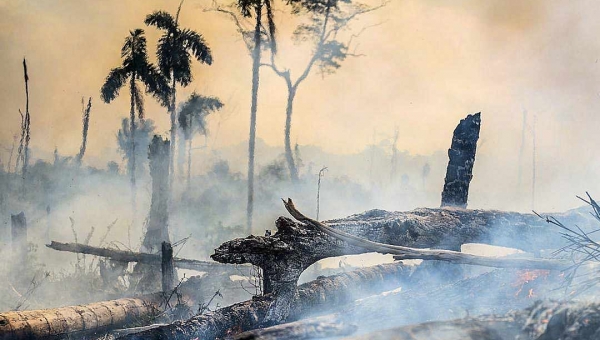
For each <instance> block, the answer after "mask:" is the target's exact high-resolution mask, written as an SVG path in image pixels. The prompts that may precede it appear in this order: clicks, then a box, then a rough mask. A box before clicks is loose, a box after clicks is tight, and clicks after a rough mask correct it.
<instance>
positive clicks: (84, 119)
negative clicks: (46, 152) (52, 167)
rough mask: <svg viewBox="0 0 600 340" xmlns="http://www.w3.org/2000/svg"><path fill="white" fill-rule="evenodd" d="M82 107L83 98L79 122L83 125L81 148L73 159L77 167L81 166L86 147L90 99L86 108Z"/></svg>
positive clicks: (83, 103)
mask: <svg viewBox="0 0 600 340" xmlns="http://www.w3.org/2000/svg"><path fill="white" fill-rule="evenodd" d="M84 105H85V101H84V99H83V97H81V115H82V119H81V120H82V123H83V130H82V131H81V147H80V148H79V153H78V154H77V156H76V157H75V160H76V161H77V165H79V166H81V161H82V160H83V156H84V155H85V149H86V147H87V136H88V129H89V127H90V112H91V110H92V97H90V98H89V99H88V103H87V106H84Z"/></svg>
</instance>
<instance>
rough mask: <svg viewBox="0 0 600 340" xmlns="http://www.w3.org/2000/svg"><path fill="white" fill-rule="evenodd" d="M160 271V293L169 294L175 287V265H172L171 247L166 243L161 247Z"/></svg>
mask: <svg viewBox="0 0 600 340" xmlns="http://www.w3.org/2000/svg"><path fill="white" fill-rule="evenodd" d="M160 269H161V274H162V292H163V293H165V294H168V293H170V292H171V291H172V290H173V288H174V287H175V281H176V279H175V275H176V274H175V265H174V263H173V247H172V246H171V244H170V243H168V242H163V243H162V246H161V262H160Z"/></svg>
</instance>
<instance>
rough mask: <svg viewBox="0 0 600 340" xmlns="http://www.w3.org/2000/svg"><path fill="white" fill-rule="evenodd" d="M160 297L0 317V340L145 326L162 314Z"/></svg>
mask: <svg viewBox="0 0 600 340" xmlns="http://www.w3.org/2000/svg"><path fill="white" fill-rule="evenodd" d="M163 302H164V298H162V296H161V295H160V294H150V295H144V296H141V297H137V298H125V299H117V300H111V301H103V302H96V303H91V304H87V305H80V306H70V307H61V308H55V309H45V310H32V311H22V312H6V313H0V339H2V340H22V339H55V338H63V337H67V336H68V337H79V336H82V335H88V334H99V333H102V332H105V331H107V330H110V329H115V328H122V327H127V326H132V325H139V324H147V323H149V322H151V320H153V319H154V318H155V317H156V316H158V315H159V314H160V313H161V312H162V310H161V309H160V305H161V303H163Z"/></svg>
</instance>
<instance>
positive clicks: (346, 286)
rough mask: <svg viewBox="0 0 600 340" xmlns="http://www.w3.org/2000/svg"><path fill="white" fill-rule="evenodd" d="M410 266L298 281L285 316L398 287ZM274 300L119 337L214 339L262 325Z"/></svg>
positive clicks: (261, 298)
mask: <svg viewBox="0 0 600 340" xmlns="http://www.w3.org/2000/svg"><path fill="white" fill-rule="evenodd" d="M412 270H413V268H412V267H410V266H404V265H402V264H400V263H391V264H385V265H378V266H373V267H369V268H363V269H360V270H356V271H352V272H348V273H343V274H338V275H333V276H330V277H325V278H319V279H317V280H314V281H311V282H308V283H305V284H303V285H300V286H299V287H298V291H297V295H296V296H297V299H298V300H297V301H296V302H297V303H295V304H293V308H292V309H291V311H290V315H289V318H288V320H297V319H299V318H302V317H303V316H305V315H306V314H307V313H314V312H320V311H321V312H322V311H327V310H331V309H333V308H336V307H337V306H339V305H341V304H344V303H348V302H350V301H353V300H354V299H356V298H359V297H364V296H367V295H369V294H373V293H375V292H377V291H379V292H381V291H384V290H389V289H390V288H391V287H393V286H396V287H397V286H399V285H400V284H401V283H402V282H404V281H405V280H407V279H409V278H410V274H411V273H412ZM275 300H276V299H274V296H273V294H268V295H264V296H257V297H254V298H253V299H252V300H249V301H245V302H240V303H236V304H233V305H231V306H228V307H224V308H221V309H218V310H216V311H214V312H209V313H207V314H203V315H198V316H195V317H193V318H191V319H189V320H187V321H178V322H175V323H173V324H171V325H168V326H164V327H158V328H155V329H152V330H148V331H145V332H141V333H139V334H130V335H127V336H125V337H123V338H122V339H193V338H199V339H214V338H219V337H225V336H229V335H234V334H237V333H240V332H243V331H247V330H252V329H256V328H260V327H264V326H265V317H266V314H267V312H268V311H269V310H271V309H272V308H271V304H272V303H273V302H274V301H275Z"/></svg>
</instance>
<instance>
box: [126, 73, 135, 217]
mask: <svg viewBox="0 0 600 340" xmlns="http://www.w3.org/2000/svg"><path fill="white" fill-rule="evenodd" d="M129 90H130V92H131V93H130V95H131V108H130V110H129V138H130V139H131V140H130V142H131V145H130V147H131V153H130V155H129V158H128V163H129V164H128V168H129V177H130V183H131V213H132V214H133V216H134V218H135V211H136V199H135V198H136V197H135V196H136V185H135V156H136V155H135V129H136V126H135V74H132V75H131V80H130V83H129Z"/></svg>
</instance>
